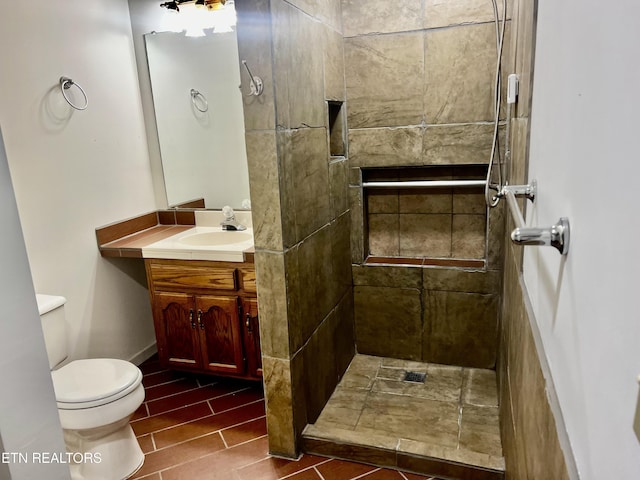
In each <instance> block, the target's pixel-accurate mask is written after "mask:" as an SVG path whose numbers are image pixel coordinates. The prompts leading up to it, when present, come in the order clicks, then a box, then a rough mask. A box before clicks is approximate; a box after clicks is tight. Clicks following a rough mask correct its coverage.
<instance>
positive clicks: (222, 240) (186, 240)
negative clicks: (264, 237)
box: [178, 230, 253, 247]
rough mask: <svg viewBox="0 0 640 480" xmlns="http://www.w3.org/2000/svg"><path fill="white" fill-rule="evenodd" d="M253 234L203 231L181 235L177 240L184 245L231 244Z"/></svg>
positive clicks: (249, 238)
mask: <svg viewBox="0 0 640 480" xmlns="http://www.w3.org/2000/svg"><path fill="white" fill-rule="evenodd" d="M252 239H253V235H252V234H251V233H247V232H237V231H227V230H225V231H223V232H203V233H194V234H191V235H187V236H186V237H182V238H180V239H179V240H178V242H179V243H182V244H184V245H193V246H199V247H206V246H208V245H209V246H212V247H213V246H216V245H233V244H236V243H242V242H246V241H247V240H252Z"/></svg>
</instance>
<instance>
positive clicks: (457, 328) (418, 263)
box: [237, 0, 530, 479]
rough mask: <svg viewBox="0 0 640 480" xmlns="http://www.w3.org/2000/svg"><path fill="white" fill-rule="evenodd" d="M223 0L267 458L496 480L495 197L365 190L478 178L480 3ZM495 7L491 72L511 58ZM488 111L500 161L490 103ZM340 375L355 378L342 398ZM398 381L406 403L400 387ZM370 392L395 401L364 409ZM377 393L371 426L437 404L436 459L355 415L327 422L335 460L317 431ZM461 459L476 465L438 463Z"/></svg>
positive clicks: (485, 49)
mask: <svg viewBox="0 0 640 480" xmlns="http://www.w3.org/2000/svg"><path fill="white" fill-rule="evenodd" d="M520 1H521V2H523V3H527V2H525V1H524V0H520ZM498 3H499V4H502V2H498ZM508 3H509V5H510V7H511V2H508ZM514 3H515V4H518V3H520V2H519V1H516V2H514ZM237 4H238V5H237V6H238V15H239V24H238V38H239V43H240V55H241V58H244V59H246V60H247V61H248V62H249V63H250V64H251V65H252V66H253V65H255V66H253V68H254V70H258V71H260V74H261V76H262V77H263V79H264V80H265V92H266V93H265V95H264V96H263V97H262V98H259V99H258V98H247V99H245V123H246V132H247V133H246V141H247V152H248V160H249V173H250V178H251V180H250V181H251V188H252V200H253V205H254V209H253V216H254V231H255V245H256V268H257V274H258V282H259V285H260V288H259V293H258V295H259V303H260V317H261V338H262V340H263V354H264V366H265V367H264V372H265V373H264V374H265V393H266V405H267V424H268V430H269V444H270V451H271V452H272V453H276V454H280V455H284V456H290V457H291V456H295V455H296V454H297V453H298V452H299V450H300V448H301V446H304V448H307V449H312V450H313V449H319V450H318V451H323V452H324V453H327V454H331V455H336V456H340V455H341V454H343V455H348V456H350V457H351V458H356V459H360V460H362V461H365V462H368V463H377V464H382V465H386V466H396V467H403V466H404V468H407V469H409V470H420V471H425V472H427V471H431V472H432V473H433V474H440V475H442V476H453V477H456V478H472V477H471V476H472V475H473V478H474V479H478V478H491V479H494V478H495V479H497V478H502V476H503V471H504V460H503V459H502V453H501V447H500V436H499V432H498V417H499V410H498V401H497V398H498V392H497V388H496V373H495V369H496V363H497V361H498V351H499V344H498V339H499V329H500V324H499V311H500V305H501V292H502V278H503V273H502V264H503V258H504V223H505V222H504V211H503V210H504V209H503V206H502V205H500V206H499V207H498V208H496V209H491V210H488V209H487V208H486V206H485V203H484V191H483V188H477V187H476V188H467V187H465V188H457V187H456V188H439V189H429V190H424V189H413V190H411V189H387V188H385V189H380V188H369V187H366V185H365V184H366V183H367V182H368V181H371V180H383V181H384V180H414V179H454V180H455V179H484V178H485V175H486V170H487V162H488V161H489V156H490V152H491V144H492V133H493V128H494V126H493V123H492V120H493V106H492V104H493V98H492V85H493V81H494V72H495V52H496V44H495V43H496V41H495V26H494V23H493V17H494V15H493V9H492V7H491V2H490V0H456V1H453V0H451V1H446V2H443V1H441V0H405V1H402V2H385V1H382V0H375V1H373V2H361V1H356V0H343V1H342V2H340V1H339V0H332V1H327V2H310V1H306V0H288V1H285V0H247V1H243V2H240V1H238V2H237ZM527 5H528V3H527ZM510 7H509V8H508V9H507V22H506V34H505V49H504V52H503V73H505V72H506V73H509V72H510V71H512V68H513V67H511V66H510V65H509V61H510V60H509V59H511V58H513V52H512V48H515V47H514V46H513V45H512V43H511V42H510V33H511V30H512V18H511V14H510ZM501 12H502V10H500V14H501ZM514 18H515V17H514ZM521 31H522V32H523V35H525V34H526V32H527V29H526V28H523V29H521ZM529 33H530V30H529ZM521 67H522V65H518V68H521ZM501 118H502V119H503V121H502V123H501V128H500V130H499V132H500V144H501V149H502V152H503V153H504V148H505V145H504V144H505V140H504V137H505V130H506V129H505V123H506V122H505V121H504V119H505V116H504V111H503V115H502V117H501ZM521 133H522V132H520V134H521ZM520 139H522V137H520ZM345 146H346V148H344V147H345ZM354 355H355V357H354ZM350 365H351V366H350ZM362 365H368V367H366V368H369V367H370V368H369V370H367V371H366V372H364V373H363V371H362V370H361V367H362ZM362 368H364V367H362ZM366 368H365V370H366ZM406 370H417V371H424V373H427V377H426V378H427V380H426V382H425V383H424V384H423V387H424V388H422V387H420V386H417V387H414V386H407V385H406V384H404V383H403V382H402V378H401V377H402V375H403V373H404V371H406ZM429 372H431V375H430V374H429ZM353 375H355V378H356V380H355V384H356V385H357V384H358V382H359V381H362V382H363V384H362V385H361V387H357V386H356V387H355V390H356V391H355V392H347V391H346V390H345V388H347V387H348V388H351V387H353V385H354V380H353ZM358 379H359V380H358ZM429 382H431V383H429ZM435 384H437V385H438V386H437V387H436V386H434V385H435ZM349 386H350V387H349ZM431 387H433V388H435V390H434V389H431V390H430V388H431ZM348 388H347V389H348ZM358 389H359V390H358ZM425 389H426V390H425ZM414 390H415V391H416V392H418V393H417V397H416V398H418V400H417V401H416V400H415V399H413V400H411V399H410V397H411V395H408V394H407V392H410V391H414ZM425 392H426V393H425ZM352 394H353V395H352ZM381 395H382V397H381ZM385 395H387V396H389V398H390V397H391V396H394V397H395V399H396V400H397V398H403V397H406V398H405V400H406V401H407V403H406V405H404V406H400V407H398V406H394V405H393V404H392V403H388V402H387V403H385V402H386V400H383V401H378V400H380V398H383V397H384V396H385ZM429 396H436V397H438V398H437V399H433V398H427V397H429ZM355 397H362V398H361V400H362V402H361V403H360V404H359V403H358V400H356V399H355ZM330 398H331V400H330ZM336 398H337V402H338V406H337V407H336V404H335V403H332V402H333V401H334V400H336ZM345 398H346V399H347V400H346V403H344V400H345ZM385 398H386V397H385ZM420 399H421V400H420ZM376 401H378V404H379V405H380V408H381V410H380V411H379V416H380V417H381V418H382V417H384V418H386V419H387V420H388V421H387V424H389V423H391V424H393V423H394V422H395V421H396V420H394V419H393V418H390V417H388V415H387V414H388V413H389V412H390V411H393V410H396V411H400V412H401V411H403V410H404V411H406V410H412V405H414V404H413V403H412V402H417V403H415V405H416V407H415V409H414V410H415V411H416V412H419V411H421V409H426V410H425V411H424V412H423V413H424V414H425V415H426V416H427V417H426V418H430V417H429V415H431V414H433V412H431V413H428V411H429V408H428V404H429V401H435V402H440V403H442V404H447V405H445V408H449V409H451V411H452V412H453V416H452V417H450V418H449V417H447V418H449V420H446V421H445V423H446V422H449V421H450V422H452V423H451V424H447V425H450V426H451V430H447V428H448V427H445V430H447V432H446V434H447V437H446V438H447V439H448V440H446V441H441V442H440V443H438V442H437V441H436V440H433V442H435V444H436V445H438V446H439V448H440V449H441V451H440V452H439V453H438V454H436V453H434V450H433V449H432V447H433V445H434V444H433V443H429V441H427V440H426V439H425V437H424V436H422V437H420V438H419V439H416V438H414V439H411V438H408V439H405V440H406V441H408V442H409V444H410V446H409V447H408V448H407V449H406V450H404V451H400V450H398V443H397V442H396V444H394V445H393V446H391V445H387V444H386V443H385V442H384V441H382V440H380V442H378V443H376V442H377V440H376V439H378V438H379V437H380V435H382V436H385V431H384V430H383V431H380V432H378V433H375V432H371V431H368V432H367V433H368V434H371V435H372V437H371V438H373V441H370V442H368V444H367V442H364V443H365V445H363V443H362V442H361V440H362V438H361V437H359V436H358V435H357V434H356V432H355V430H357V429H358V426H357V421H356V425H355V426H353V425H352V431H351V432H349V431H348V430H349V428H338V430H340V432H336V431H334V432H333V433H334V434H335V438H334V440H336V441H335V442H334V444H340V445H342V446H343V447H344V446H345V445H346V446H347V447H346V449H345V450H344V451H343V452H342V453H341V451H340V450H332V449H331V448H332V447H331V446H330V444H331V442H330V438H329V436H330V435H329V436H328V434H327V431H326V430H325V431H324V432H323V433H322V434H320V433H319V432H318V431H317V428H319V427H320V424H322V423H323V421H326V420H327V417H329V418H331V417H332V413H331V412H335V408H337V410H338V411H341V408H343V407H344V408H346V413H347V414H348V415H347V417H350V415H349V414H351V417H353V418H352V419H356V420H357V419H358V418H363V415H364V412H365V411H367V409H369V408H370V407H371V405H372V404H374V403H376ZM449 401H450V402H449ZM327 402H329V403H327ZM341 402H343V403H341ZM448 402H449V403H448ZM341 405H342V406H341ZM358 405H360V407H358ZM438 405H439V407H442V406H443V405H440V404H438ZM349 409H355V411H354V412H350V411H349ZM465 412H466V414H465ZM344 413H345V411H342V414H344ZM338 416H340V415H338ZM342 416H343V417H344V415H342ZM400 416H402V415H400ZM365 417H366V415H365ZM375 417H376V415H373V417H372V418H374V419H375ZM433 418H435V419H436V420H437V419H440V420H443V419H444V417H440V416H438V415H436V417H433ZM423 420H424V418H423ZM443 421H444V420H443ZM326 423H327V422H325V426H326ZM328 423H331V421H329V422H328ZM436 423H437V422H436ZM373 424H375V421H373ZM454 424H455V428H454ZM470 424H471V425H475V427H473V428H471V427H470V428H471V429H467V430H465V428H464V425H470ZM461 425H462V427H460V426H461ZM334 426H335V425H334ZM361 426H363V428H365V429H368V428H369V427H371V426H372V425H370V424H367V422H364V424H363V425H361ZM374 426H375V425H374ZM396 427H397V425H396ZM396 427H394V428H396ZM459 427H460V428H459ZM314 428H315V429H316V430H315V431H314ZM474 428H476V429H475V430H474ZM305 429H306V430H305ZM329 430H331V429H329ZM454 430H455V432H454ZM303 432H304V437H305V440H304V441H301V439H302V437H303ZM386 433H389V432H386ZM432 433H433V438H434V439H436V438H440V439H442V438H444V437H438V435H436V433H437V432H436V431H433V432H432ZM440 433H442V432H440ZM496 435H497V441H496ZM427 436H429V434H428V432H427ZM469 436H471V437H473V438H474V439H475V440H473V441H470V440H469V438H468V437H469ZM316 440H317V441H316ZM401 440H402V439H400V443H402V441H401ZM412 442H413V443H412ZM405 443H406V442H405ZM425 445H427V446H428V445H430V446H429V447H428V448H427V446H425ZM327 449H328V450H327ZM461 451H463V453H464V455H462V456H460V452H461ZM465 455H466V456H465ZM434 456H435V458H441V459H444V462H441V463H436V464H433V463H432V460H433V458H434ZM477 457H482V460H481V461H476V463H475V465H480V470H473V471H468V470H465V469H463V470H462V471H458V470H455V468H458V467H455V468H454V467H452V465H454V464H455V465H458V464H459V463H461V462H462V463H465V462H467V461H468V462H469V463H470V464H473V463H474V458H475V460H478V458H477ZM401 458H402V460H400V459H401ZM394 462H395V463H394ZM401 462H404V463H403V465H400V463H401ZM430 462H431V463H430ZM438 468H440V469H441V470H438ZM442 468H444V470H442ZM447 468H454V470H455V471H451V470H447ZM479 472H480V473H479Z"/></svg>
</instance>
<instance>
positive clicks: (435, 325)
mask: <svg viewBox="0 0 640 480" xmlns="http://www.w3.org/2000/svg"><path fill="white" fill-rule="evenodd" d="M497 319H498V296H497V295H481V294H476V293H459V292H436V291H430V292H428V294H427V299H426V301H425V309H424V324H425V328H424V340H423V342H424V345H425V352H424V353H423V356H424V358H423V361H426V362H432V363H443V364H447V365H461V366H465V367H474V368H494V367H495V364H496V352H497V340H498V331H497V330H498V325H497Z"/></svg>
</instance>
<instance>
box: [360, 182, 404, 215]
mask: <svg viewBox="0 0 640 480" xmlns="http://www.w3.org/2000/svg"><path fill="white" fill-rule="evenodd" d="M398 194H399V191H398V190H396V189H390V188H385V189H380V190H371V191H370V192H368V194H367V211H368V212H369V213H395V214H397V213H398V212H399V211H400V204H399V197H398Z"/></svg>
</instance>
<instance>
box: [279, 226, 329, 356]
mask: <svg viewBox="0 0 640 480" xmlns="http://www.w3.org/2000/svg"><path fill="white" fill-rule="evenodd" d="M331 247H332V242H331V230H330V228H329V226H327V227H325V228H322V229H320V230H318V231H317V232H316V233H314V234H313V235H311V236H309V237H308V238H306V239H305V240H304V241H303V242H301V243H300V244H299V245H297V246H295V247H294V248H291V249H290V250H288V251H286V252H285V267H286V272H287V279H286V281H287V293H288V301H289V311H288V316H289V319H290V321H289V337H290V349H291V350H290V351H291V352H297V351H298V350H299V349H300V348H302V346H303V345H304V344H305V342H306V341H307V340H308V339H309V338H310V337H311V335H312V334H313V332H314V331H315V329H316V328H318V326H319V325H320V323H321V322H322V320H323V319H324V318H325V317H326V316H327V315H328V313H329V312H330V311H331V309H332V308H333V307H334V306H335V304H334V303H332V300H333V298H332V297H333V296H334V295H333V288H332V285H333V266H332V262H330V261H327V259H330V258H331V253H332V248H331Z"/></svg>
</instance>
